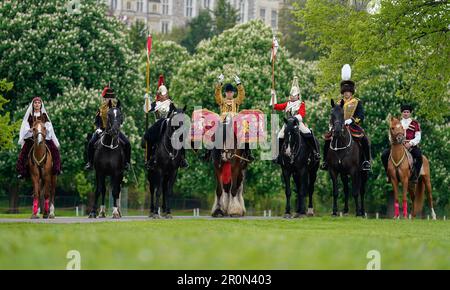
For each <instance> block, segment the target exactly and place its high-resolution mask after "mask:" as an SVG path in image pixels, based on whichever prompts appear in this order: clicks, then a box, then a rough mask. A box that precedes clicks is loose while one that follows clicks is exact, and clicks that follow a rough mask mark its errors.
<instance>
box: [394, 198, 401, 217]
mask: <svg viewBox="0 0 450 290" xmlns="http://www.w3.org/2000/svg"><path fill="white" fill-rule="evenodd" d="M399 207H400V205H399V204H398V201H396V202H395V203H394V217H398V216H399V215H400V209H399Z"/></svg>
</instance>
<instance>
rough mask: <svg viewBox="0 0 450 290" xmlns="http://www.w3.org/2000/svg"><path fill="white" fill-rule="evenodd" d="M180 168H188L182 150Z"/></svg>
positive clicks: (184, 152)
mask: <svg viewBox="0 0 450 290" xmlns="http://www.w3.org/2000/svg"><path fill="white" fill-rule="evenodd" d="M180 167H181V168H188V167H189V163H188V162H187V160H186V151H185V150H184V149H183V151H181V163H180Z"/></svg>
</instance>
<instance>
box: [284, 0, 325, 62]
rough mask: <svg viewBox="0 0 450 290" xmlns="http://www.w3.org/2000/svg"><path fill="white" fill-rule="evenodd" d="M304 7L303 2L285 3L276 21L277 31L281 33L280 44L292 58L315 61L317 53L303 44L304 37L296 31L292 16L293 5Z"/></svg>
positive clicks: (296, 0) (297, 0) (293, 0)
mask: <svg viewBox="0 0 450 290" xmlns="http://www.w3.org/2000/svg"><path fill="white" fill-rule="evenodd" d="M294 3H296V4H297V5H304V4H305V0H291V1H287V2H286V3H285V4H284V5H283V6H282V7H281V9H280V16H279V18H278V19H279V20H278V30H279V31H280V32H281V39H280V42H281V44H283V45H284V46H285V47H286V49H287V50H288V51H289V52H290V53H291V54H292V57H295V58H298V59H304V60H315V59H317V57H318V53H317V51H315V50H314V49H313V48H311V47H310V46H308V45H307V44H306V42H305V35H303V34H302V33H300V32H299V31H298V27H297V26H296V24H295V17H294V15H293V13H292V12H293V6H292V5H293V4H294Z"/></svg>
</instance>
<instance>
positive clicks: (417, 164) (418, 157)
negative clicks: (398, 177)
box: [411, 147, 423, 183]
mask: <svg viewBox="0 0 450 290" xmlns="http://www.w3.org/2000/svg"><path fill="white" fill-rule="evenodd" d="M411 155H412V156H413V159H414V171H413V175H412V178H411V180H412V181H413V182H414V183H417V181H418V180H419V177H420V170H421V169H422V163H423V161H422V152H421V151H420V149H419V148H418V147H413V148H412V149H411Z"/></svg>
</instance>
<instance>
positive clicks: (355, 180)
mask: <svg viewBox="0 0 450 290" xmlns="http://www.w3.org/2000/svg"><path fill="white" fill-rule="evenodd" d="M360 188H361V174H360V172H359V168H357V169H355V172H353V174H352V194H353V198H354V199H355V211H356V216H361V206H360V203H359V192H360Z"/></svg>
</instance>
